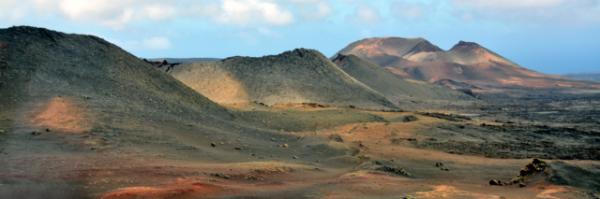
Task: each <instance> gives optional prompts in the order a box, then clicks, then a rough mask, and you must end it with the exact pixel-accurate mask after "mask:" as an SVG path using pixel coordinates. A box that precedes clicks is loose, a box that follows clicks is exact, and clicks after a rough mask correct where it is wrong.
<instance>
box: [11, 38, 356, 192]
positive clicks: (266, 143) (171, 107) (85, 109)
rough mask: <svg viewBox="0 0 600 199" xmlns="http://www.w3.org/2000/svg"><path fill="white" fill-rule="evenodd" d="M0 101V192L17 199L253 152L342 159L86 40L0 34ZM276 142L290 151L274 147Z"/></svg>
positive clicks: (93, 189) (332, 151)
mask: <svg viewBox="0 0 600 199" xmlns="http://www.w3.org/2000/svg"><path fill="white" fill-rule="evenodd" d="M0 96H2V97H1V98H0V155H2V158H0V167H2V168H3V169H2V170H0V176H2V185H3V186H2V188H1V189H0V196H7V194H8V196H11V194H13V193H11V192H12V191H20V192H19V193H18V194H21V195H19V197H17V198H47V197H41V196H43V195H46V194H51V193H74V194H77V193H79V191H81V194H82V195H74V196H63V197H50V198H64V197H66V198H87V197H90V195H89V193H97V192H98V191H106V190H109V189H114V188H115V187H114V186H115V185H122V184H118V182H116V181H118V177H114V178H110V179H108V180H111V182H110V183H104V184H101V185H95V186H93V187H79V186H76V185H84V184H88V183H94V182H93V181H96V180H99V179H100V178H103V177H97V176H94V172H96V171H102V172H103V171H109V172H112V171H115V170H114V168H116V166H118V168H123V167H122V166H126V167H128V168H136V167H138V168H139V167H146V166H148V164H157V163H158V164H160V162H169V161H195V162H204V163H206V162H210V163H221V162H240V161H249V157H253V158H255V159H256V158H258V157H259V156H260V157H261V159H263V161H271V160H284V161H289V160H292V156H293V155H292V154H291V153H294V154H296V155H300V154H301V155H302V160H298V161H314V160H321V161H322V162H324V161H327V158H328V157H333V156H337V155H344V154H345V150H342V149H332V148H330V147H328V146H324V145H322V143H323V142H324V141H321V140H318V139H311V140H300V139H296V137H295V136H292V135H288V134H283V133H280V132H278V131H276V130H272V129H270V128H265V127H264V126H266V125H258V124H255V123H257V122H254V123H253V122H252V121H249V120H245V119H244V117H245V116H243V115H242V113H239V112H233V111H229V110H226V109H224V108H222V107H221V106H219V105H217V104H216V103H214V102H212V101H210V100H209V99H207V98H206V97H204V96H202V95H200V94H198V93H197V92H195V91H194V90H192V89H190V88H189V87H187V86H185V85H184V84H182V83H181V82H179V81H177V80H176V79H174V78H173V77H171V76H169V75H167V74H165V73H164V72H161V71H159V70H154V69H153V67H152V66H151V65H150V64H148V63H146V62H144V61H143V60H140V59H138V58H136V57H134V56H133V55H131V54H129V53H127V52H125V51H123V50H122V49H120V48H119V47H117V46H115V45H113V44H110V43H108V42H106V41H104V40H102V39H100V38H97V37H94V36H86V35H75V34H64V33H59V32H55V31H50V30H47V29H42V28H33V27H12V28H8V29H0ZM249 114H252V113H249ZM262 115H266V116H264V117H267V116H270V115H269V114H262ZM290 117H292V116H290ZM273 125H277V124H273ZM274 140H277V141H280V142H285V143H286V146H287V145H289V146H287V147H286V148H285V150H282V148H281V147H279V146H277V145H276V144H275V143H273V142H274ZM215 143H217V144H219V146H218V147H217V146H216V144H215ZM312 146H316V147H312ZM316 151H319V153H317V152H316ZM250 154H253V156H250ZM254 155H256V157H254ZM23 162H26V164H24V163H23ZM167 164H174V163H167ZM117 170H119V169H117ZM84 173H85V174H84ZM133 173H135V172H132V173H129V174H128V173H126V174H124V175H131V174H133ZM21 174H24V175H21ZM80 174H81V175H80ZM115 175H120V174H116V173H115ZM79 176H87V177H85V178H84V177H79ZM75 178H77V179H75ZM135 178H137V177H135ZM31 179H35V184H33V185H32V184H31ZM104 180H107V178H104ZM96 182H97V181H96ZM72 183H75V184H72ZM40 187H42V188H41V189H39V190H36V188H40ZM46 187H52V188H46ZM56 187H60V188H56ZM78 188H81V190H77V191H73V190H75V189H78ZM61 189H67V190H61ZM7 191H8V193H7ZM21 192H22V193H21ZM23 194H24V195H23Z"/></svg>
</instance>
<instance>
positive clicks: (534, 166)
mask: <svg viewBox="0 0 600 199" xmlns="http://www.w3.org/2000/svg"><path fill="white" fill-rule="evenodd" d="M546 168H548V164H547V163H546V162H544V161H541V160H539V159H533V161H532V162H531V163H529V164H527V165H525V167H523V169H521V171H519V175H518V176H516V177H514V178H512V179H511V180H510V182H502V181H500V180H495V179H494V180H490V185H495V186H509V185H515V184H517V185H518V186H519V187H526V186H527V184H526V182H525V179H526V178H527V177H529V176H532V175H536V174H540V173H544V172H545V171H546Z"/></svg>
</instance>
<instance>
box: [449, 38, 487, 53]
mask: <svg viewBox="0 0 600 199" xmlns="http://www.w3.org/2000/svg"><path fill="white" fill-rule="evenodd" d="M481 48H483V46H481V45H479V44H478V43H475V42H469V41H462V40H461V41H459V42H458V43H457V44H456V45H454V46H453V47H452V48H451V49H450V51H453V50H467V49H481Z"/></svg>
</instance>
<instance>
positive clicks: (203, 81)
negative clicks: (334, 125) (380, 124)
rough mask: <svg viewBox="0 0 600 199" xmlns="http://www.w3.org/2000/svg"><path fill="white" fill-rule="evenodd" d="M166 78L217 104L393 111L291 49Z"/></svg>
mask: <svg viewBox="0 0 600 199" xmlns="http://www.w3.org/2000/svg"><path fill="white" fill-rule="evenodd" d="M170 74H171V75H173V76H174V77H175V78H176V79H179V80H180V81H182V82H183V83H185V84H187V85H188V86H190V87H191V88H193V89H195V90H196V91H198V92H199V93H202V94H203V95H205V96H207V97H209V98H210V99H212V100H214V101H216V102H219V103H222V104H248V103H253V102H254V103H264V104H267V105H281V104H299V103H317V104H323V105H333V106H350V105H352V106H357V107H363V108H377V109H380V108H393V107H394V105H393V104H391V103H390V102H389V101H387V100H386V99H385V98H384V97H383V96H382V95H381V94H379V93H377V92H376V91H374V90H372V89H371V88H369V87H367V86H365V85H364V84H362V83H361V82H359V81H357V80H355V79H354V78H352V77H351V76H349V75H348V74H346V73H345V72H344V71H342V70H341V69H339V68H338V67H337V66H336V65H335V64H333V63H332V62H331V61H329V60H328V59H327V58H325V57H324V56H323V55H322V54H321V53H319V52H317V51H314V50H306V49H296V50H293V51H287V52H284V53H282V54H279V55H273V56H265V57H260V58H251V57H232V58H227V59H224V60H222V61H219V62H213V63H193V64H184V65H181V66H178V67H175V69H173V70H172V71H171V72H170Z"/></svg>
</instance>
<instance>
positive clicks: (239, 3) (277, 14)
mask: <svg viewBox="0 0 600 199" xmlns="http://www.w3.org/2000/svg"><path fill="white" fill-rule="evenodd" d="M220 12H221V14H220V15H219V16H218V17H217V20H218V21H219V22H221V23H225V24H236V25H242V26H245V25H251V24H256V23H261V22H262V23H266V24H268V25H276V26H280V25H288V24H290V23H292V22H293V21H294V16H293V15H292V13H291V12H290V11H289V10H287V9H285V8H283V7H282V6H280V5H279V4H277V3H275V2H274V1H268V0H223V1H222V4H221V7H220Z"/></svg>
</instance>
